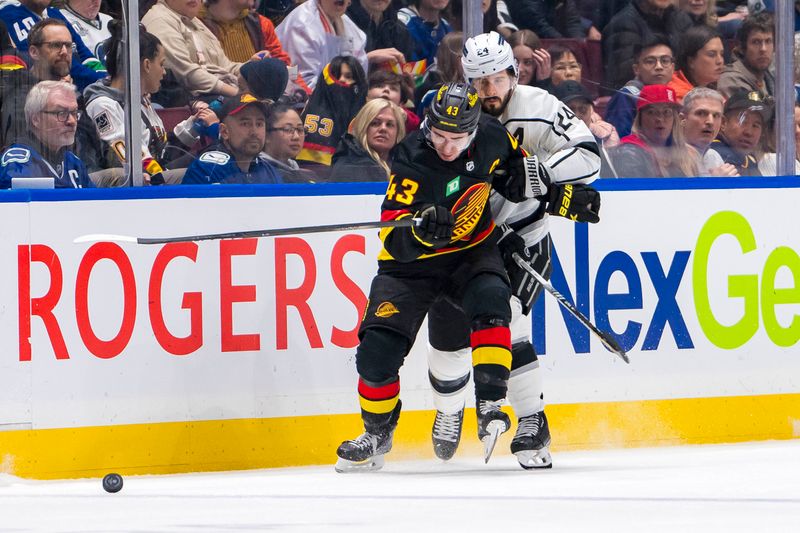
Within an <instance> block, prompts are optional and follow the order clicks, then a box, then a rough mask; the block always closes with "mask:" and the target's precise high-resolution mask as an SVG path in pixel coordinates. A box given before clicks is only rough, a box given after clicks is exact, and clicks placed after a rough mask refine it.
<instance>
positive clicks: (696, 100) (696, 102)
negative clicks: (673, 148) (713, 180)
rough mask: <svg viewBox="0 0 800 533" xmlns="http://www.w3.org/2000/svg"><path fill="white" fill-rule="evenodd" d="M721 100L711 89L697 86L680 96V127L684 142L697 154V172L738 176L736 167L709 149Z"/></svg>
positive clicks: (717, 124) (717, 125) (719, 117)
mask: <svg viewBox="0 0 800 533" xmlns="http://www.w3.org/2000/svg"><path fill="white" fill-rule="evenodd" d="M724 105H725V99H724V98H723V97H722V95H721V94H719V93H718V92H717V91H715V90H714V89H709V88H708V87H697V88H695V89H692V90H691V91H689V93H688V94H687V95H686V96H684V98H683V109H682V110H681V114H680V117H681V126H682V127H683V135H684V137H685V138H686V142H687V143H689V145H690V146H692V147H693V148H694V149H695V150H697V153H698V154H699V155H700V173H701V174H702V175H704V176H738V175H739V172H738V171H737V170H736V167H734V166H733V165H731V164H730V163H725V162H724V161H722V158H721V157H720V155H719V153H717V152H716V151H714V150H709V149H708V148H709V147H710V146H711V143H712V142H713V141H714V139H716V138H717V135H719V130H720V128H721V127H722V111H723V107H724Z"/></svg>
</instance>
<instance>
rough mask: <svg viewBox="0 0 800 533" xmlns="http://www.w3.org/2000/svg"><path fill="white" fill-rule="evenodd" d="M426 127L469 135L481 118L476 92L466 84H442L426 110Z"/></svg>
mask: <svg viewBox="0 0 800 533" xmlns="http://www.w3.org/2000/svg"><path fill="white" fill-rule="evenodd" d="M425 118H426V121H427V124H426V126H428V127H434V128H438V129H440V130H443V131H449V132H452V133H471V132H473V131H475V128H477V127H478V121H479V120H480V118H481V103H480V100H479V99H478V92H477V91H476V90H475V89H474V88H472V87H471V86H470V85H468V84H466V83H450V84H444V85H442V86H441V87H440V88H439V92H437V93H436V97H435V98H434V99H433V103H432V104H431V105H430V107H429V108H428V113H427V115H426V117H425Z"/></svg>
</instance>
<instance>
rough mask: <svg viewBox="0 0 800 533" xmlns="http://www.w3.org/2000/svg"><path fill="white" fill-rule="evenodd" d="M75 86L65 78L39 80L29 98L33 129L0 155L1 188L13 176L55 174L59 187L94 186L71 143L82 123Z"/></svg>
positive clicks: (28, 114)
mask: <svg viewBox="0 0 800 533" xmlns="http://www.w3.org/2000/svg"><path fill="white" fill-rule="evenodd" d="M79 115H80V112H79V111H78V101H77V99H76V97H75V86H74V85H72V84H70V83H67V82H64V81H43V82H40V83H37V84H36V85H34V86H33V88H32V89H31V90H30V92H29V93H28V97H27V98H26V100H25V118H26V119H27V123H28V127H29V131H28V132H26V133H27V134H26V135H25V136H23V137H22V138H20V139H19V140H17V141H16V142H15V143H14V144H12V145H11V146H10V147H8V148H7V149H6V150H5V151H4V152H3V153H2V156H0V188H3V189H8V188H10V187H11V180H12V179H13V178H41V177H45V178H53V180H54V185H55V187H56V188H73V189H79V188H83V187H94V184H93V183H92V180H91V179H90V178H89V174H88V173H87V172H86V167H85V166H84V165H83V163H82V162H81V160H80V159H79V158H78V156H76V155H75V154H74V153H72V152H71V151H70V149H69V148H70V146H72V144H73V143H74V142H75V131H76V130H77V127H78V117H79Z"/></svg>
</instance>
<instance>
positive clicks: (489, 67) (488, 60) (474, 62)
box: [461, 31, 519, 82]
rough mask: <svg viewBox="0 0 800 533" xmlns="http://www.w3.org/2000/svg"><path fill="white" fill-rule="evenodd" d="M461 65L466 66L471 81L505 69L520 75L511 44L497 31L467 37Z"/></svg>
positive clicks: (465, 73)
mask: <svg viewBox="0 0 800 533" xmlns="http://www.w3.org/2000/svg"><path fill="white" fill-rule="evenodd" d="M461 66H463V67H464V76H465V77H466V78H467V79H468V80H470V82H471V81H472V80H474V79H475V78H482V77H484V76H489V75H491V74H495V73H497V72H503V71H504V70H512V71H513V73H514V77H515V78H516V77H518V76H519V70H518V69H517V60H516V59H514V51H513V50H511V45H510V44H508V42H506V40H505V39H503V36H502V35H500V34H499V33H497V32H495V31H490V32H489V33H481V34H480V35H476V36H475V37H470V38H469V39H467V42H466V43H464V52H463V55H462V56H461Z"/></svg>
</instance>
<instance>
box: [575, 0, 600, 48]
mask: <svg viewBox="0 0 800 533" xmlns="http://www.w3.org/2000/svg"><path fill="white" fill-rule="evenodd" d="M576 3H577V4H578V13H579V14H580V16H581V28H582V29H583V32H584V34H585V35H586V40H587V41H599V40H600V39H601V37H602V35H601V34H600V29H601V28H602V27H597V26H596V25H595V22H594V21H595V19H596V18H597V13H598V9H599V4H600V3H601V2H600V0H576Z"/></svg>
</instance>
